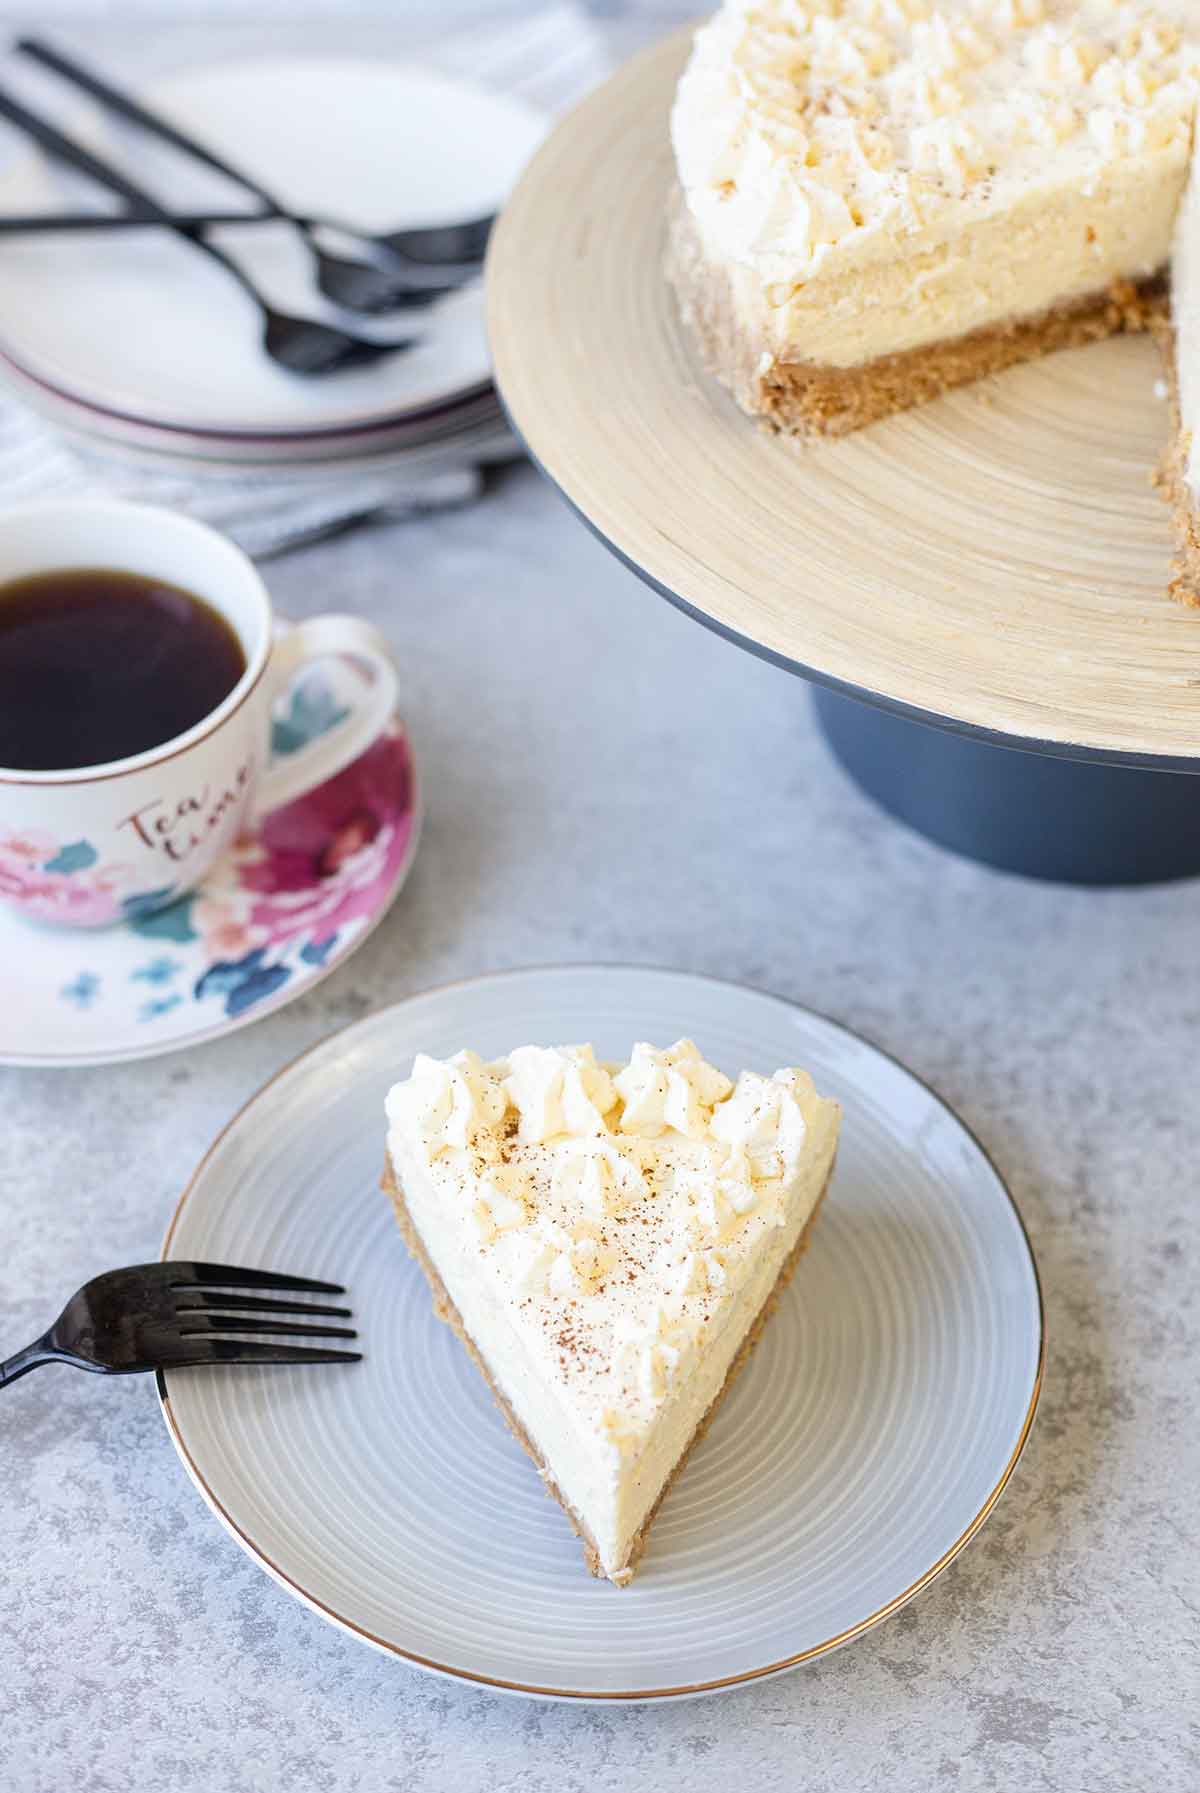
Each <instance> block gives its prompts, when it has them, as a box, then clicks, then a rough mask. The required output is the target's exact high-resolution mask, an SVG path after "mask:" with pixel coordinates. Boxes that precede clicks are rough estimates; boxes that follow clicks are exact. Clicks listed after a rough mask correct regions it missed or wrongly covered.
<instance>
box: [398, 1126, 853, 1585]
mask: <svg viewBox="0 0 1200 1793" xmlns="http://www.w3.org/2000/svg"><path fill="white" fill-rule="evenodd" d="M836 1163H837V1149H836V1146H835V1148H834V1152H833V1155H832V1157H831V1158H830V1162H829V1169H828V1172H827V1173H826V1177H825V1182H824V1184H823V1185H822V1188H821V1192H820V1194H819V1195H818V1196H817V1199H816V1201H815V1202H814V1203H813V1206H812V1209H811V1211H810V1212H809V1215H808V1218H807V1220H806V1221H805V1223H804V1225H803V1227H802V1228H801V1230H800V1235H799V1237H798V1239H797V1240H796V1243H795V1244H794V1245H793V1246H792V1249H791V1251H790V1252H789V1253H788V1255H787V1257H786V1258H785V1259H784V1261H783V1263H782V1265H781V1266H780V1270H779V1274H778V1276H777V1277H776V1279H775V1284H774V1287H773V1288H772V1289H771V1292H770V1294H769V1295H768V1296H767V1298H766V1300H765V1301H764V1302H763V1304H762V1306H761V1307H760V1308H759V1310H758V1313H757V1314H756V1316H755V1318H754V1319H753V1320H752V1321H751V1323H750V1326H749V1327H748V1329H747V1331H746V1334H745V1336H744V1338H743V1339H742V1342H741V1344H740V1345H739V1346H738V1348H737V1350H736V1352H735V1353H734V1356H733V1358H732V1359H731V1361H730V1364H729V1368H728V1370H727V1371H726V1373H725V1380H724V1382H722V1384H721V1386H720V1388H719V1389H718V1390H717V1393H716V1395H715V1396H714V1398H713V1400H712V1401H711V1402H710V1403H709V1406H708V1408H707V1409H706V1410H705V1412H704V1413H703V1414H702V1415H701V1417H700V1420H699V1423H698V1424H697V1426H696V1428H695V1430H694V1431H693V1433H692V1435H691V1438H690V1439H689V1440H688V1442H687V1444H686V1445H685V1446H684V1449H683V1450H682V1452H681V1453H680V1455H679V1456H678V1457H677V1458H676V1460H675V1464H674V1466H673V1468H672V1469H671V1470H670V1472H669V1474H668V1475H667V1478H666V1480H665V1481H664V1483H663V1485H662V1487H661V1489H660V1490H659V1493H658V1495H657V1497H656V1499H655V1500H654V1503H653V1505H652V1506H651V1507H650V1509H649V1511H648V1512H647V1514H646V1517H645V1519H644V1520H643V1521H642V1523H641V1526H640V1527H639V1528H638V1530H637V1532H636V1533H635V1534H634V1536H633V1538H632V1539H631V1541H630V1544H629V1548H628V1551H627V1553H626V1556H625V1560H624V1562H623V1563H622V1564H620V1565H618V1566H617V1567H616V1568H615V1569H614V1570H612V1571H606V1570H605V1568H604V1564H603V1561H602V1559H601V1555H600V1550H599V1547H598V1545H597V1543H596V1541H595V1539H594V1538H593V1537H592V1534H591V1532H590V1531H589V1529H588V1526H587V1524H586V1523H585V1521H584V1520H583V1518H582V1517H581V1515H580V1514H579V1513H578V1512H577V1511H576V1509H575V1508H574V1507H573V1506H572V1505H571V1503H570V1502H569V1501H568V1500H567V1499H566V1498H565V1496H564V1495H563V1493H562V1490H561V1489H560V1488H559V1486H558V1484H557V1483H556V1482H555V1480H554V1477H553V1475H552V1473H551V1471H550V1468H549V1465H548V1464H547V1462H546V1459H545V1457H544V1456H543V1455H542V1453H541V1451H540V1450H539V1449H538V1448H537V1446H536V1445H535V1444H534V1442H533V1439H532V1438H531V1437H530V1435H529V1433H528V1431H527V1430H526V1428H525V1427H524V1426H523V1425H522V1423H521V1421H520V1420H519V1419H518V1417H517V1415H516V1412H515V1411H514V1409H513V1407H512V1404H511V1403H510V1402H509V1400H508V1399H507V1398H506V1396H505V1395H504V1394H502V1393H501V1391H500V1389H499V1388H498V1386H497V1384H496V1381H495V1378H494V1377H493V1375H492V1373H491V1371H490V1369H489V1368H488V1364H487V1361H486V1359H485V1358H484V1356H483V1354H482V1352H481V1351H480V1350H479V1348H478V1346H477V1345H476V1344H475V1341H474V1340H473V1339H472V1337H471V1335H470V1333H469V1332H468V1331H467V1328H466V1326H465V1324H464V1323H463V1319H462V1316H461V1314H460V1313H459V1311H458V1308H457V1307H456V1306H455V1304H454V1301H453V1300H452V1298H451V1296H450V1293H449V1291H448V1290H447V1288H446V1285H445V1283H444V1281H443V1280H442V1277H441V1275H440V1273H439V1272H438V1269H437V1267H436V1265H435V1264H434V1263H433V1260H432V1259H431V1258H430V1256H429V1253H428V1252H427V1251H426V1249H425V1246H424V1244H423V1242H422V1240H421V1236H420V1233H419V1232H418V1231H417V1228H416V1225H415V1224H414V1222H413V1220H412V1217H411V1216H410V1214H409V1212H408V1206H407V1203H406V1201H405V1199H404V1191H403V1189H402V1188H401V1186H400V1183H399V1181H398V1180H397V1177H396V1174H395V1171H394V1169H393V1167H392V1163H391V1160H390V1158H389V1159H388V1160H387V1161H386V1162H385V1165H384V1171H383V1176H382V1178H381V1179H380V1187H381V1188H382V1189H383V1191H384V1193H385V1194H386V1195H387V1196H388V1197H389V1199H390V1200H391V1203H392V1208H393V1211H394V1213H395V1216H396V1221H397V1223H398V1225H399V1228H400V1233H401V1236H402V1237H403V1239H404V1243H405V1245H406V1246H407V1247H408V1251H409V1253H410V1255H411V1256H412V1258H413V1259H414V1260H415V1262H416V1263H417V1264H418V1265H419V1266H420V1268H421V1270H422V1271H423V1273H424V1275H425V1280H426V1281H427V1283H428V1284H429V1290H430V1295H431V1297H432V1301H433V1311H434V1313H435V1314H436V1315H437V1317H438V1319H439V1320H443V1321H445V1323H446V1324H447V1325H448V1326H449V1327H450V1329H451V1330H452V1331H453V1332H454V1333H455V1334H456V1336H457V1337H458V1338H459V1339H460V1341H461V1342H462V1344H463V1345H465V1346H466V1349H467V1352H468V1353H469V1355H470V1357H471V1360H472V1362H473V1363H474V1365H475V1367H476V1369H477V1370H478V1371H479V1373H480V1375H481V1376H482V1377H483V1380H484V1382H485V1383H486V1384H487V1387H488V1391H489V1393H490V1394H491V1397H492V1400H493V1401H494V1402H495V1404H496V1406H497V1407H498V1408H499V1410H500V1413H501V1415H502V1417H503V1419H504V1422H505V1424H506V1425H507V1427H508V1429H509V1431H510V1432H511V1433H512V1435H513V1437H514V1438H515V1439H516V1440H517V1443H518V1444H519V1445H521V1447H522V1449H523V1450H525V1451H526V1452H527V1454H528V1455H529V1457H530V1458H531V1459H532V1461H533V1463H534V1465H535V1467H536V1468H537V1472H538V1475H539V1477H540V1478H541V1481H542V1484H543V1486H544V1488H545V1490H546V1493H547V1494H548V1495H549V1496H550V1498H551V1499H552V1500H556V1501H557V1502H558V1504H559V1506H560V1507H561V1508H562V1510H563V1512H564V1513H565V1514H566V1516H567V1518H568V1519H569V1520H570V1522H571V1525H572V1526H573V1528H574V1530H575V1532H576V1534H577V1535H578V1537H579V1540H580V1542H581V1544H582V1545H583V1554H584V1557H585V1559H586V1562H587V1566H588V1568H589V1569H590V1570H591V1573H592V1574H593V1575H594V1576H595V1577H596V1578H597V1579H598V1580H601V1581H604V1580H608V1581H611V1582H613V1583H614V1585H615V1586H617V1587H627V1586H628V1584H629V1582H630V1581H631V1580H632V1579H633V1574H634V1570H635V1569H636V1568H637V1565H638V1563H639V1562H640V1560H641V1558H642V1555H643V1552H644V1551H645V1548H646V1541H647V1537H648V1535H649V1531H650V1527H651V1525H652V1524H653V1522H654V1519H655V1517H656V1515H657V1513H658V1510H659V1508H660V1507H661V1506H662V1503H663V1501H664V1500H665V1499H666V1497H667V1495H668V1493H669V1492H670V1490H671V1488H672V1486H673V1485H674V1483H675V1480H676V1478H677V1477H678V1476H679V1474H680V1472H681V1471H682V1469H683V1468H684V1465H685V1464H686V1463H687V1461H688V1458H689V1457H690V1456H691V1454H692V1451H693V1450H694V1449H695V1447H696V1446H697V1444H699V1442H700V1440H701V1439H702V1438H703V1437H704V1434H705V1433H706V1432H707V1431H708V1428H709V1426H710V1425H711V1424H712V1422H713V1420H714V1418H715V1417H716V1413H717V1409H718V1408H719V1407H720V1405H721V1403H722V1401H723V1400H724V1399H725V1396H726V1395H727V1394H728V1392H729V1390H730V1387H731V1386H732V1384H733V1382H734V1381H735V1380H736V1378H737V1375H738V1372H739V1371H740V1370H741V1369H742V1368H743V1367H744V1366H745V1364H746V1363H747V1362H748V1361H749V1358H750V1356H751V1353H752V1352H753V1350H754V1347H755V1346H756V1345H757V1344H758V1341H759V1339H760V1338H761V1337H762V1334H763V1330H764V1328H765V1326H766V1324H767V1321H768V1320H769V1319H770V1318H771V1315H772V1314H773V1313H774V1312H775V1309H776V1308H777V1307H778V1305H779V1300H780V1297H781V1296H782V1294H783V1292H784V1290H785V1289H786V1288H787V1286H788V1284H789V1283H790V1282H791V1280H792V1277H793V1275H794V1274H795V1271H796V1267H797V1265H798V1264H799V1262H800V1259H801V1258H802V1257H803V1255H804V1252H805V1250H806V1248H807V1246H808V1243H809V1240H810V1238H811V1237H812V1231H813V1227H814V1225H815V1224H816V1219H817V1215H818V1214H819V1213H820V1211H821V1206H822V1203H823V1202H824V1200H825V1195H826V1192H827V1190H828V1188H829V1184H830V1182H831V1180H832V1178H833V1172H834V1168H835V1166H836Z"/></svg>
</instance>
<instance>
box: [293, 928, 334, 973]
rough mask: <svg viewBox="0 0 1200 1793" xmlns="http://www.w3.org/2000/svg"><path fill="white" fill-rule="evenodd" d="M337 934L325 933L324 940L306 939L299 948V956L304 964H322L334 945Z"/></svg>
mask: <svg viewBox="0 0 1200 1793" xmlns="http://www.w3.org/2000/svg"><path fill="white" fill-rule="evenodd" d="M337 938H338V937H337V935H336V933H334V934H326V936H325V938H324V940H307V941H306V942H305V943H304V945H303V946H302V947H301V948H300V958H301V961H302V963H303V964H305V965H323V964H324V963H325V961H326V959H327V958H328V957H329V955H330V953H331V952H332V951H333V949H334V947H335V946H336V945H337Z"/></svg>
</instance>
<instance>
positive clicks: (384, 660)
mask: <svg viewBox="0 0 1200 1793" xmlns="http://www.w3.org/2000/svg"><path fill="white" fill-rule="evenodd" d="M82 567H111V568H116V569H120V570H122V571H125V572H131V573H139V574H143V575H147V576H149V577H151V578H154V579H161V580H164V581H166V582H168V583H169V584H172V585H177V586H181V587H183V588H184V589H185V590H187V591H189V592H192V593H194V594H195V595H196V596H197V597H199V598H202V599H204V600H205V601H206V602H207V603H208V604H209V605H210V606H211V607H212V608H213V609H215V610H216V611H218V612H219V614H220V615H221V616H222V617H224V619H225V620H226V622H227V623H228V624H229V625H230V627H231V628H232V629H233V630H234V632H235V634H236V635H237V637H238V641H239V642H240V644H241V647H242V650H243V652H244V655H245V662H246V665H245V671H244V672H243V673H242V675H241V677H240V678H239V679H238V681H237V683H236V684H235V685H234V687H233V689H232V690H231V691H230V692H229V694H228V696H227V697H225V698H224V699H223V701H222V702H221V703H219V704H218V705H217V706H216V708H215V709H213V710H212V711H211V712H210V713H209V714H208V715H207V716H205V717H203V718H202V719H201V721H199V722H198V723H196V724H195V726H194V727H192V728H189V729H188V730H187V731H186V732H185V733H184V734H181V735H177V736H176V737H175V738H174V739H173V740H169V741H164V742H162V743H161V744H160V745H159V746H157V747H153V748H150V749H149V750H148V751H146V752H145V753H139V754H135V755H133V756H132V757H131V758H128V759H123V760H115V761H112V762H110V763H108V764H106V765H97V766H80V767H73V768H70V769H67V770H64V771H50V772H29V771H21V770H19V769H14V770H9V769H6V768H4V767H0V901H3V902H6V903H9V904H11V905H13V906H14V907H15V908H16V909H17V910H19V911H20V913H21V914H23V915H25V916H28V917H29V918H30V919H31V920H34V921H37V922H42V923H51V924H57V925H65V926H71V927H102V926H105V925H107V924H109V923H111V922H116V921H120V920H122V919H123V918H125V917H126V916H130V915H142V914H146V913H149V912H150V911H152V910H154V909H159V908H162V907H163V906H164V905H166V904H167V903H171V902H174V901H175V899H176V898H177V897H181V896H183V895H184V894H185V893H186V892H187V891H189V890H192V889H194V888H195V886H196V885H197V884H199V883H201V882H202V881H203V879H204V878H205V877H206V876H207V874H208V872H209V871H210V869H211V868H212V866H213V864H214V862H215V861H216V860H217V859H218V858H219V857H220V855H221V854H222V853H223V852H224V851H225V850H226V848H227V847H229V846H230V845H231V844H232V842H233V841H234V839H235V838H236V836H237V835H238V833H239V832H240V831H241V830H242V829H243V828H244V827H245V826H246V824H247V822H248V821H249V819H250V817H251V816H252V815H259V814H262V813H264V812H265V811H267V810H269V809H274V808H276V807H277V806H278V805H279V804H282V803H288V802H290V801H292V800H293V799H294V798H296V797H299V796H301V795H302V794H303V793H304V792H305V791H308V790H311V789H312V788H313V787H314V786H316V785H319V784H323V783H324V782H325V780H326V779H328V778H331V777H333V775H334V774H335V773H337V772H339V771H341V769H342V768H343V767H344V766H347V765H349V764H350V763H351V761H353V760H355V759H357V758H358V756H359V755H360V754H361V753H363V752H364V751H365V750H366V749H367V748H368V747H369V746H370V745H371V743H372V742H373V741H374V740H376V739H377V738H378V736H379V735H380V734H381V733H382V732H383V730H384V729H386V728H387V727H388V725H389V723H390V721H391V718H392V715H393V713H394V711H395V707H396V700H397V678H396V666H395V661H394V658H393V655H392V651H391V648H390V647H389V645H388V643H387V641H386V640H385V638H384V637H383V636H382V635H381V634H380V632H379V631H378V630H377V629H375V628H373V627H372V626H371V625H370V624H369V623H366V622H363V621H361V620H360V619H359V618H357V617H352V616H318V617H314V618H312V619H311V620H310V621H307V622H301V623H297V624H295V625H293V626H290V627H284V626H281V625H279V624H278V623H277V622H276V620H275V618H274V615H273V613H272V608H271V600H270V597H269V596H268V593H267V589H266V587H265V585H264V584H263V582H262V580H261V578H260V577H259V575H258V572H257V571H256V569H255V567H254V565H253V564H252V562H251V561H250V560H249V559H248V558H247V557H246V555H245V554H243V553H242V552H241V550H240V549H239V548H236V547H235V546H234V545H233V543H232V542H230V541H228V540H226V538H225V537H224V536H221V535H219V534H218V533H217V532H216V531H215V530H213V529H210V528H208V527H207V526H206V525H205V524H203V523H197V522H194V521H192V520H191V519H190V518H187V517H183V516H179V515H177V514H176V513H175V512H173V511H168V510H161V509H159V508H158V507H156V506H151V505H142V504H126V503H123V502H117V501H109V500H103V499H102V500H82V499H81V500H75V499H68V500H49V501H46V502H42V503H36V504H29V505H23V506H22V507H20V508H19V509H13V510H8V511H4V512H0V584H3V583H6V582H8V581H10V580H15V579H23V578H26V577H28V576H30V575H32V574H36V573H41V572H50V571H53V570H57V569H63V568H82ZM331 655H336V656H339V657H341V656H344V657H346V658H347V659H348V660H349V661H350V662H352V663H353V665H354V666H355V668H356V670H357V671H358V672H359V674H360V676H359V677H357V678H356V679H355V680H354V687H353V696H352V697H351V698H349V699H347V700H346V701H345V704H344V708H345V710H346V711H347V712H348V713H346V714H345V715H344V716H343V717H341V718H340V719H339V720H338V721H337V722H336V723H335V724H334V726H333V727H331V728H330V729H329V730H328V732H326V733H324V734H321V735H319V736H318V737H317V738H316V739H315V740H311V741H309V742H308V743H307V744H306V745H303V746H300V747H299V748H298V749H297V750H296V751H295V752H292V753H289V754H288V755H287V756H286V757H276V758H272V753H271V745H270V740H271V719H272V709H273V707H274V705H275V703H276V700H277V699H278V698H280V697H281V696H282V694H283V693H284V692H285V691H286V689H287V688H288V687H289V686H290V685H292V684H293V683H294V682H295V681H296V680H297V679H298V678H299V677H300V676H301V675H302V672H303V669H304V668H305V666H306V665H307V664H308V663H309V662H311V661H315V660H320V659H325V658H327V657H329V656H331Z"/></svg>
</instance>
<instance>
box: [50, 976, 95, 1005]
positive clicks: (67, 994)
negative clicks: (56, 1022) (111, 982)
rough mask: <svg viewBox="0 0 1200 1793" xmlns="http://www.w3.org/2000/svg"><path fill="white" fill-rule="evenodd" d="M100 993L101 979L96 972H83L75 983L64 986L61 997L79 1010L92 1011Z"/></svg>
mask: <svg viewBox="0 0 1200 1793" xmlns="http://www.w3.org/2000/svg"><path fill="white" fill-rule="evenodd" d="M99 993H100V979H99V978H98V977H97V976H96V974H95V972H94V971H81V972H80V973H79V976H78V977H77V978H76V979H75V980H74V982H73V983H70V984H64V985H63V987H62V989H61V990H60V991H59V995H60V996H61V997H62V998H63V1000H64V1002H73V1003H74V1004H75V1007H76V1008H77V1009H90V1008H91V1006H92V1004H93V1003H94V1002H95V1000H96V997H97V996H98V995H99Z"/></svg>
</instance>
